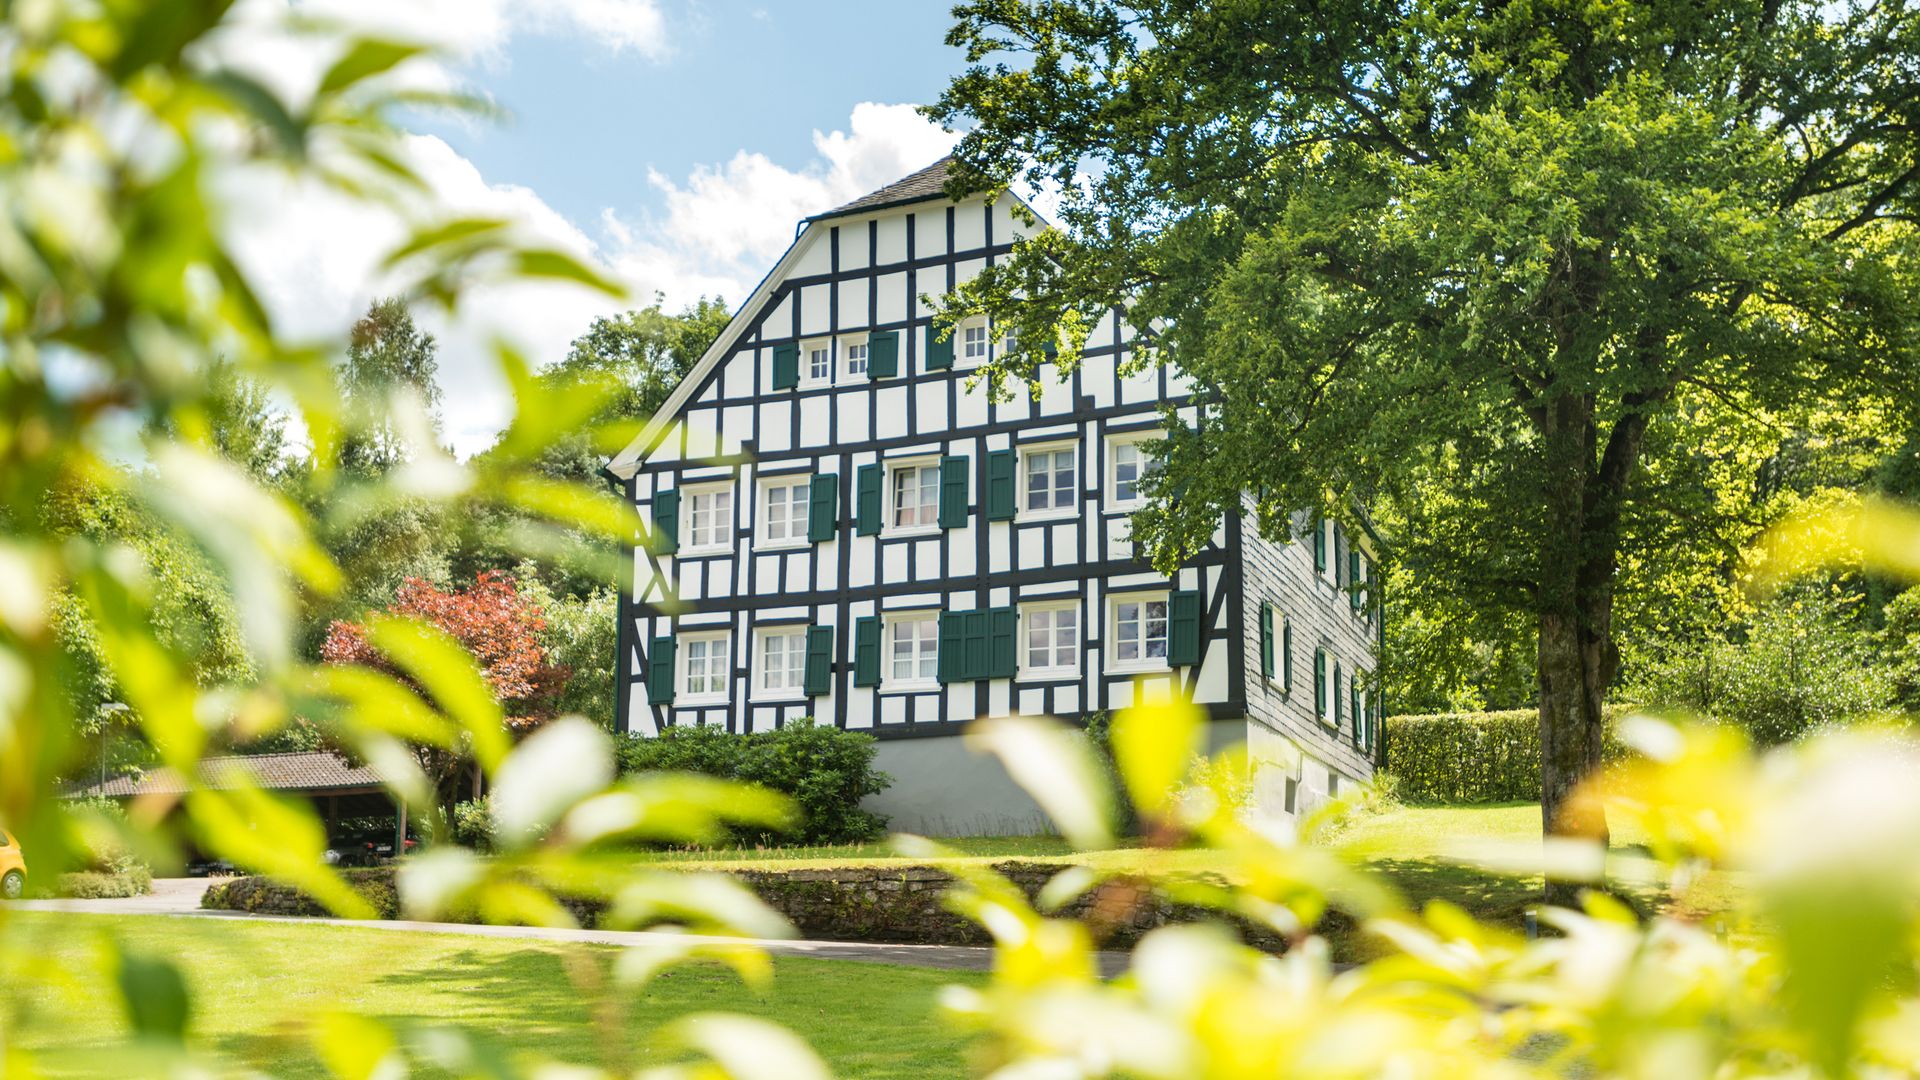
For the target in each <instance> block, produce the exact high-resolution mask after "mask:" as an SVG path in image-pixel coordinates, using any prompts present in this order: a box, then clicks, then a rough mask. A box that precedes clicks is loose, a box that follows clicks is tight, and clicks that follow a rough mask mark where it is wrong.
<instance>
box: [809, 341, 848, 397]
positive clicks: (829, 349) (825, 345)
mask: <svg viewBox="0 0 1920 1080" xmlns="http://www.w3.org/2000/svg"><path fill="white" fill-rule="evenodd" d="M816 351H824V352H825V353H826V354H827V373H826V374H825V375H815V374H813V354H814V353H815V352H816ZM839 362H840V361H839V357H838V356H836V355H835V350H834V347H833V339H832V338H813V339H811V340H808V341H803V342H801V343H800V385H801V386H831V385H833V371H834V368H835V367H836V366H838V364H839Z"/></svg>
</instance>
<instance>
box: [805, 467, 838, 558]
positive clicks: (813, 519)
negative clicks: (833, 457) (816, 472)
mask: <svg viewBox="0 0 1920 1080" xmlns="http://www.w3.org/2000/svg"><path fill="white" fill-rule="evenodd" d="M839 529H840V477H839V476H837V475H834V474H831V473H828V474H823V475H820V476H816V477H814V478H813V479H812V480H811V481H809V482H808V484H807V540H808V541H810V542H812V543H815V544H823V543H826V542H827V541H828V540H831V539H833V536H834V533H836V532H838V531H839Z"/></svg>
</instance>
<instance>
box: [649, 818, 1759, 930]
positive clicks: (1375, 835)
mask: <svg viewBox="0 0 1920 1080" xmlns="http://www.w3.org/2000/svg"><path fill="white" fill-rule="evenodd" d="M1645 841H1646V837H1644V836H1642V835H1640V834H1638V833H1637V832H1635V831H1634V830H1632V829H1630V828H1617V829H1616V830H1615V832H1614V835H1613V855H1612V857H1611V859H1610V873H1611V874H1612V875H1613V878H1614V882H1615V884H1614V887H1615V888H1616V889H1617V890H1618V891H1620V892H1622V893H1625V894H1626V895H1628V896H1629V897H1631V898H1632V899H1634V900H1635V901H1636V902H1638V903H1639V905H1640V906H1641V907H1642V908H1643V909H1644V910H1648V911H1655V910H1674V911H1678V912H1680V913H1682V914H1687V915H1706V914H1711V913H1713V912H1717V911H1721V910H1725V909H1726V908H1727V907H1729V906H1730V904H1731V900H1732V893H1733V889H1734V888H1735V885H1734V882H1733V880H1732V879H1731V877H1730V876H1729V875H1726V874H1708V875H1706V876H1704V877H1703V878H1702V879H1700V880H1699V881H1697V882H1695V883H1694V884H1693V886H1692V887H1691V888H1689V889H1688V890H1687V892H1686V893H1685V894H1684V895H1681V896H1670V895H1669V894H1668V893H1667V892H1666V890H1665V889H1664V888H1662V887H1661V886H1659V885H1658V884H1653V883H1649V882H1647V881H1646V880H1645V879H1646V878H1647V876H1648V871H1649V867H1648V866H1647V864H1646V861H1645V859H1644V857H1643V848H1642V845H1644V843H1645ZM943 842H944V843H945V844H946V845H947V846H949V847H951V848H953V849H955V850H957V851H959V852H960V853H961V858H962V860H963V861H966V862H973V863H983V864H984V863H992V862H999V861H1003V860H1008V859H1020V860H1025V861H1032V862H1061V863H1069V862H1071V863H1082V864H1086V865H1090V866H1097V867H1103V868H1108V869H1115V870H1133V871H1139V872H1145V873H1209V872H1211V873H1227V872H1228V871H1227V868H1226V867H1224V866H1223V865H1222V863H1221V861H1220V860H1219V859H1218V858H1217V857H1216V856H1215V855H1214V854H1213V853H1211V852H1207V851H1159V850H1152V849H1147V848H1139V847H1121V848H1116V849H1114V850H1111V851H1094V852H1075V851H1073V850H1072V849H1071V848H1069V847H1068V846H1067V844H1066V842H1065V841H1063V840H1061V839H1059V838H1057V837H982V838H969V839H956V840H948V841H943ZM1329 842H1330V843H1331V844H1332V845H1333V846H1334V847H1336V848H1337V849H1339V850H1341V851H1344V852H1346V853H1347V854H1348V855H1349V856H1351V857H1352V858H1353V859H1354V861H1355V862H1357V863H1358V864H1359V865H1361V866H1363V867H1365V868H1367V869H1370V870H1372V871H1374V872H1376V873H1378V874H1380V875H1382V876H1383V877H1385V878H1386V879H1387V880H1388V881H1389V882H1390V883H1392V884H1393V885H1394V886H1395V887H1396V888H1398V889H1399V890H1400V892H1401V893H1402V894H1403V895H1404V896H1405V897H1406V898H1407V899H1408V900H1409V901H1410V902H1411V903H1413V904H1414V905H1415V906H1416V907H1418V906H1420V905H1423V904H1425V903H1426V902H1427V901H1428V900H1448V901H1451V902H1453V903H1455V904H1458V905H1460V906H1461V907H1463V908H1465V909H1467V910H1468V911H1469V912H1472V913H1473V914H1474V915H1475V916H1477V917H1479V918H1481V919H1483V920H1489V921H1493V922H1498V923H1503V924H1506V925H1510V926H1519V925H1521V923H1522V921H1523V919H1524V918H1525V913H1526V911H1527V909H1528V908H1530V907H1533V906H1534V905H1536V904H1537V903H1538V902H1539V896H1540V889H1541V879H1540V876H1539V875H1538V874H1537V873H1535V874H1532V875H1520V874H1511V873H1499V872H1495V871H1492V870H1488V869H1484V868H1482V867H1480V866H1476V865H1472V864H1471V862H1469V861H1465V860H1469V859H1470V858H1471V857H1472V856H1473V855H1474V854H1475V853H1484V852H1486V851H1488V850H1489V849H1496V848H1498V849H1504V850H1505V851H1506V852H1507V856H1506V857H1505V858H1504V859H1503V860H1502V861H1503V862H1505V863H1507V864H1509V865H1512V864H1524V863H1525V862H1526V860H1527V858H1528V856H1529V854H1532V855H1535V856H1537V854H1538V852H1539V850H1540V848H1539V843H1540V807H1539V806H1538V805H1537V804H1535V803H1510V804H1505V805H1498V806H1444V807H1431V806H1407V807H1394V808H1391V809H1388V810H1386V811H1384V812H1380V813H1373V814H1363V815H1358V816H1356V817H1354V818H1353V819H1352V820H1351V822H1350V823H1348V824H1346V825H1344V826H1343V827H1342V828H1341V829H1339V831H1338V832H1337V833H1336V834H1335V835H1334V837H1333V838H1332V839H1331V840H1330V841H1329ZM647 859H648V860H649V861H653V862H659V863H662V864H667V865H672V866H676V867H684V868H687V869H695V868H698V869H715V870H731V869H743V868H752V867H763V868H769V869H774V868H778V869H802V868H811V869H825V868H829V867H837V866H859V865H885V864H888V863H902V864H904V863H907V862H913V861H919V860H910V859H907V858H905V857H903V856H900V855H897V854H895V853H893V851H892V850H891V849H890V848H889V847H888V846H887V845H886V844H885V843H884V842H882V843H874V844H863V845H849V846H843V847H814V848H752V849H717V850H712V851H673V852H660V853H656V854H651V855H648V856H647Z"/></svg>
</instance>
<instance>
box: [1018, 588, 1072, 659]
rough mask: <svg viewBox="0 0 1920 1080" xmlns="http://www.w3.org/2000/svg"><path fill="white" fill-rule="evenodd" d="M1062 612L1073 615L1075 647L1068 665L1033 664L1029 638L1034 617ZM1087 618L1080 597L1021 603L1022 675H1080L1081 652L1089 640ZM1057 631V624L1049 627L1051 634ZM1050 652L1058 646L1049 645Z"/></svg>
mask: <svg viewBox="0 0 1920 1080" xmlns="http://www.w3.org/2000/svg"><path fill="white" fill-rule="evenodd" d="M1061 612H1066V613H1070V614H1071V615H1072V616H1073V648H1072V651H1071V652H1070V654H1069V657H1068V662H1067V663H1066V664H1065V665H1060V664H1050V665H1047V666H1044V667H1034V666H1033V665H1032V664H1031V662H1030V660H1031V658H1032V655H1033V652H1032V644H1031V638H1030V635H1031V634H1032V633H1033V617H1034V616H1035V615H1039V614H1043V613H1044V614H1047V615H1057V614H1059V613H1061ZM1084 621H1085V620H1084V619H1082V618H1081V617H1080V600H1079V598H1078V597H1075V598H1073V599H1071V600H1032V601H1029V602H1027V603H1024V604H1022V605H1020V643H1019V648H1018V655H1019V658H1020V665H1019V671H1020V676H1021V677H1022V678H1031V679H1072V678H1079V676H1080V653H1081V650H1082V649H1083V648H1084V647H1085V645H1086V640H1087V628H1086V627H1085V626H1082V625H1081V623H1083V622H1084ZM1058 631H1059V628H1058V627H1050V628H1049V630H1048V633H1050V634H1057V633H1058ZM1047 651H1048V652H1049V653H1053V652H1055V651H1057V645H1056V644H1049V645H1048V646H1047Z"/></svg>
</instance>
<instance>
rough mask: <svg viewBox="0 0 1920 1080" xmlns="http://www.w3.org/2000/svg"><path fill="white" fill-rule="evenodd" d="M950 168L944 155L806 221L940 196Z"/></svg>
mask: <svg viewBox="0 0 1920 1080" xmlns="http://www.w3.org/2000/svg"><path fill="white" fill-rule="evenodd" d="M952 167H953V155H952V154H948V155H947V156H946V157H943V158H941V159H940V160H939V161H936V162H934V163H933V164H931V165H929V166H927V167H926V168H924V169H921V170H920V171H919V172H916V173H911V174H909V175H907V176H903V177H901V178H900V179H898V180H895V181H894V182H893V183H891V184H888V185H887V186H885V187H883V188H880V189H878V190H876V191H870V192H868V193H867V194H865V195H862V196H860V197H859V198H857V199H855V200H853V201H852V202H850V203H847V204H846V205H845V206H840V207H836V208H834V209H832V210H829V211H827V212H826V213H824V214H815V215H813V216H812V217H810V218H807V219H806V220H808V221H819V220H821V219H823V218H830V217H839V216H840V215H842V214H857V213H859V212H860V211H862V210H881V209H885V208H887V207H890V206H902V205H905V204H907V203H915V202H921V201H924V200H926V199H937V198H941V197H944V196H945V195H946V193H947V177H948V176H950V175H951V174H952Z"/></svg>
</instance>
